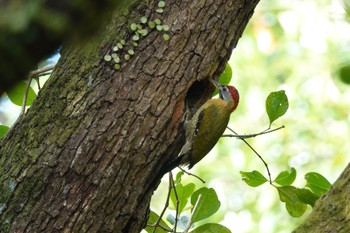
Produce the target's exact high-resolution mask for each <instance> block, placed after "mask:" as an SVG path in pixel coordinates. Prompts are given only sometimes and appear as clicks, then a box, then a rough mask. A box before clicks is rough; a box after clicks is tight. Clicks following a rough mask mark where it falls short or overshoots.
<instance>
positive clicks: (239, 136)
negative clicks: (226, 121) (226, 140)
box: [221, 125, 285, 139]
mask: <svg viewBox="0 0 350 233" xmlns="http://www.w3.org/2000/svg"><path fill="white" fill-rule="evenodd" d="M227 128H228V127H227ZM284 128H285V126H284V125H282V126H280V127H278V128H276V129H271V130H269V129H267V130H264V131H261V132H260V133H254V134H243V135H239V134H234V135H233V134H225V135H222V136H221V137H234V138H239V139H242V138H244V139H247V138H253V137H256V136H260V135H263V134H267V133H272V132H274V131H277V130H280V129H284Z"/></svg>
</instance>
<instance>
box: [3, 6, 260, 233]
mask: <svg viewBox="0 0 350 233" xmlns="http://www.w3.org/2000/svg"><path fill="white" fill-rule="evenodd" d="M257 2H258V1H257V0H255V1H252V0H239V1H238V0H237V1H226V0H222V1H202V0H198V1H192V0H174V1H166V4H167V5H166V7H165V9H164V13H163V14H162V15H161V17H162V21H163V22H164V23H165V24H167V25H169V26H170V31H169V35H170V40H169V41H165V40H163V39H162V34H161V33H160V32H158V31H157V30H153V31H151V32H150V33H149V35H148V36H147V37H145V38H144V39H142V40H141V41H140V43H139V46H138V47H137V49H136V50H135V55H134V56H133V57H132V58H131V59H130V60H129V61H127V62H123V64H122V66H121V70H120V71H115V70H114V69H113V67H112V66H111V65H110V64H111V63H107V62H106V61H104V60H103V57H104V55H105V54H106V53H107V52H108V51H109V50H110V49H111V48H112V47H113V46H114V45H115V44H116V43H117V41H119V40H121V39H125V38H128V37H130V24H131V23H132V22H135V21H138V20H139V19H140V18H141V17H142V16H144V15H146V16H148V17H153V14H155V13H154V12H155V9H156V5H157V1H150V2H145V1H142V2H141V1H130V3H129V5H125V6H124V7H123V8H119V9H118V10H116V12H115V13H114V16H113V18H111V20H110V21H109V22H108V25H107V26H106V27H105V30H103V31H101V32H100V33H99V35H96V36H95V37H94V38H93V39H92V40H91V42H90V43H89V44H84V45H82V46H80V47H79V46H77V45H76V44H75V45H74V46H66V47H65V49H64V52H63V53H62V57H61V59H60V61H59V63H58V65H57V68H56V70H55V71H54V73H53V75H52V77H51V78H50V80H49V81H48V83H47V84H46V85H45V86H44V88H43V89H42V91H41V92H40V95H39V97H38V98H37V100H36V101H35V102H34V103H33V105H32V107H31V108H30V109H29V110H28V112H27V113H26V115H25V116H24V117H23V118H21V119H20V120H19V121H18V122H17V124H16V125H15V126H14V127H13V128H12V129H11V131H10V132H9V133H8V134H7V135H6V137H5V138H4V139H3V140H2V141H0V174H1V177H0V185H1V193H2V195H1V196H0V232H140V230H141V229H142V228H143V227H144V226H145V223H146V220H147V214H148V211H149V202H150V198H151V195H152V193H153V191H154V190H155V189H156V187H157V184H158V183H159V180H160V178H161V176H162V174H163V173H164V172H165V171H166V168H167V166H168V164H169V161H171V160H172V159H173V158H174V157H176V155H177V154H178V152H179V150H180V149H181V146H182V145H183V143H184V139H183V136H184V134H183V128H182V119H183V118H182V117H183V114H184V111H185V100H186V99H187V101H188V102H189V104H190V105H192V104H193V105H198V104H200V103H203V101H204V100H205V99H206V98H208V97H209V95H208V94H210V93H209V89H210V88H208V86H209V83H208V82H206V81H203V82H196V81H200V80H206V79H208V78H210V77H212V78H217V77H218V76H219V74H220V73H221V72H222V70H223V69H224V67H225V64H226V62H227V60H228V59H229V57H230V55H231V51H232V49H233V47H235V46H236V44H237V41H238V39H239V37H240V36H241V34H242V32H243V30H244V28H245V26H246V24H247V22H248V21H249V18H250V17H251V15H252V14H253V11H254V8H255V6H256V4H257Z"/></svg>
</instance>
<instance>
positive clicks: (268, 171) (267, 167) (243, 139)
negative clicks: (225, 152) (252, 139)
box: [227, 126, 284, 185]
mask: <svg viewBox="0 0 350 233" xmlns="http://www.w3.org/2000/svg"><path fill="white" fill-rule="evenodd" d="M280 128H281V127H280ZM283 128H284V126H283ZM227 129H229V130H230V131H231V132H232V133H234V134H235V135H237V137H238V138H239V139H241V140H242V141H243V142H244V143H245V144H246V145H247V146H248V147H249V148H250V149H251V150H252V151H253V152H254V153H255V154H256V155H257V156H258V157H259V159H260V160H261V161H262V162H263V164H264V165H265V167H266V170H267V174H268V176H269V182H270V184H271V185H272V180H271V173H270V169H269V166H268V165H267V163H266V162H265V160H264V159H263V158H262V157H261V155H260V154H259V153H258V152H257V151H256V150H255V149H254V148H253V147H252V146H251V145H250V144H249V143H248V142H247V141H246V140H245V138H244V137H239V134H238V133H236V132H235V131H234V130H233V129H231V128H230V127H228V126H227ZM274 131H275V130H274ZM266 132H267V131H266Z"/></svg>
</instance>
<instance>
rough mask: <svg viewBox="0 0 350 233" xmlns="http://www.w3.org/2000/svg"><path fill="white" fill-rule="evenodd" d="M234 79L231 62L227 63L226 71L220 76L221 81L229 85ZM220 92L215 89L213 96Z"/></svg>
mask: <svg viewBox="0 0 350 233" xmlns="http://www.w3.org/2000/svg"><path fill="white" fill-rule="evenodd" d="M231 79H232V68H231V66H230V64H228V63H227V64H226V67H225V70H224V72H222V74H221V76H220V78H219V83H220V84H222V85H228V84H229V83H230V82H231ZM217 94H219V91H218V90H215V91H214V93H213V96H215V95H217Z"/></svg>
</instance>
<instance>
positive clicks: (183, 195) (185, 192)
mask: <svg viewBox="0 0 350 233" xmlns="http://www.w3.org/2000/svg"><path fill="white" fill-rule="evenodd" d="M175 187H176V194H177V197H178V201H179V209H178V211H179V213H181V212H182V210H183V209H184V208H185V207H186V205H187V202H188V198H189V197H190V196H191V195H192V193H193V191H194V189H195V187H196V186H195V184H194V183H189V184H187V185H185V186H183V185H182V184H181V183H179V184H177V185H176V186H175ZM170 199H171V201H172V203H173V205H174V206H176V196H175V193H174V190H171V193H170Z"/></svg>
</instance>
